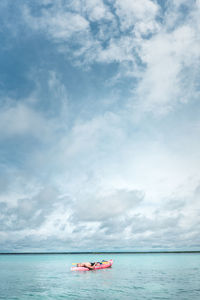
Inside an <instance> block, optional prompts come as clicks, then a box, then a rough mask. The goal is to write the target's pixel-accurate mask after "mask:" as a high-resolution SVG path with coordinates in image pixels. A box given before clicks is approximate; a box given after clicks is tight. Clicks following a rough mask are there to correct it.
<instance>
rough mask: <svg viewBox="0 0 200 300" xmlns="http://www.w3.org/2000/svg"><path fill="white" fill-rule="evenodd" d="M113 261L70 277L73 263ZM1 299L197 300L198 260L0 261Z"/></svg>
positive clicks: (77, 258)
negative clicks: (107, 267)
mask: <svg viewBox="0 0 200 300" xmlns="http://www.w3.org/2000/svg"><path fill="white" fill-rule="evenodd" d="M110 258H113V259H114V264H113V267H112V268H110V269H104V270H97V271H88V272H71V271H70V267H71V263H72V262H80V261H97V260H101V259H110ZM0 299H6V300H11V299H15V300H17V299H19V300H28V299H32V300H36V299H38V300H39V299H44V300H45V299H55V300H56V299H135V300H137V299H149V300H154V299H162V300H164V299H170V300H173V299H174V300H179V299H180V300H183V299H185V300H199V299H200V254H115V255H109V256H105V255H86V254H81V255H13V256H9V255H6V256H3V255H2V256H0Z"/></svg>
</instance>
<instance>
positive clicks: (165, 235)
mask: <svg viewBox="0 0 200 300" xmlns="http://www.w3.org/2000/svg"><path fill="white" fill-rule="evenodd" d="M0 14H1V17H0V24H1V30H0V38H1V50H0V66H1V68H0V251H89V250H105V251H106V250H133V251H134V250H137V251H138V250H142V251H145V250H155V249H156V250H163V249H165V250H199V248H200V238H199V236H200V223H199V220H200V204H199V203H200V202H199V197H200V172H199V167H200V166H199V164H200V156H199V153H200V139H199V135H200V118H199V115H200V114H199V113H200V104H199V96H200V95H199V75H200V71H199V61H200V43H199V33H200V32H199V31H200V23H199V17H200V2H199V1H185V0H176V1H175V0H170V1H161V0H160V1H158V0H157V1H156V0H154V1H153V0H152V1H151V0H134V1H132V0H123V1H121V0H107V1H106V0H105V1H103V0H84V1H83V0H82V1H81V0H71V1H69V0H68V1H64V0H54V1H52V0H40V1H37V0H36V1H34V2H33V1H21V0H17V1H15V2H14V3H13V1H11V0H10V1H9V0H6V1H5V0H2V1H1V3H0Z"/></svg>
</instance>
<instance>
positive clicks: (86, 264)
mask: <svg viewBox="0 0 200 300" xmlns="http://www.w3.org/2000/svg"><path fill="white" fill-rule="evenodd" d="M101 264H102V263H100V262H83V263H78V264H77V267H84V268H88V269H89V270H94V268H95V266H100V265H101Z"/></svg>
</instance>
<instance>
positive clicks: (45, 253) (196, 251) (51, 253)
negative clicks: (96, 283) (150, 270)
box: [0, 250, 200, 255]
mask: <svg viewBox="0 0 200 300" xmlns="http://www.w3.org/2000/svg"><path fill="white" fill-rule="evenodd" d="M170 253H172V254H173V253H174V254H176V253H177V254H179V253H200V250H194V251H193V250H188V251H184V250H183V251H178V250H177V251H176V250H175V251H171V250H170V251H166V250H164V251H85V252H84V251H67V252H64V251H61V252H54V251H53V252H44V251H43V252H0V255H47V254H48V255H56V254H57V255H59V254H62V255H70V254H170Z"/></svg>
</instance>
